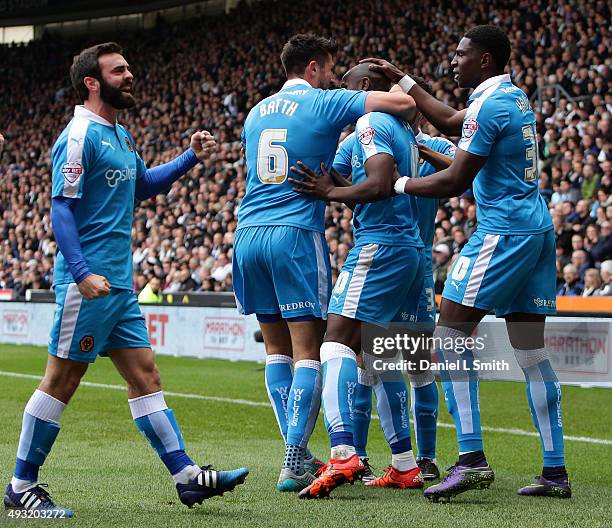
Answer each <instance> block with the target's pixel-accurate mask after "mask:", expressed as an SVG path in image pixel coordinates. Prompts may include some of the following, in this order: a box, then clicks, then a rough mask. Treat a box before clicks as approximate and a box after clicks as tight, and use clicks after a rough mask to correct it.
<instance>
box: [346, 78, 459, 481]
mask: <svg viewBox="0 0 612 528" xmlns="http://www.w3.org/2000/svg"><path fill="white" fill-rule="evenodd" d="M366 75H367V72H366ZM347 77H348V74H347ZM356 80H358V81H360V82H365V81H364V78H363V77H361V78H360V77H357V78H356ZM415 80H416V82H417V83H418V84H419V86H421V87H422V88H423V89H424V90H426V91H427V92H428V93H431V87H430V86H429V84H428V83H427V82H426V81H425V79H422V78H420V77H415ZM349 87H351V86H350V85H349ZM422 120H423V115H422V114H421V113H420V112H417V113H416V115H415V117H414V119H412V120H411V121H410V126H411V127H412V129H413V131H414V133H415V135H416V140H417V142H418V147H419V154H420V157H421V159H420V160H419V176H420V177H424V176H428V175H430V174H433V173H435V172H436V171H437V170H442V169H445V168H446V167H448V166H449V165H450V164H451V162H452V159H453V157H454V155H455V150H456V147H455V145H454V144H453V143H452V142H450V141H449V140H448V139H445V138H442V137H432V136H430V135H428V134H426V133H424V132H423V131H422V130H421V128H420V125H421V121H422ZM354 144H355V133H354V132H353V133H351V134H349V135H348V136H347V137H346V138H345V139H344V140H343V141H342V142H341V143H340V145H339V147H338V151H337V152H336V157H335V159H334V170H335V172H336V173H337V174H338V175H339V176H341V177H343V178H346V177H347V176H349V175H350V174H351V172H352V169H353V167H352V165H353V147H354ZM356 163H358V162H357V161H356ZM335 178H336V180H337V181H340V182H341V183H338V185H350V182H348V181H341V180H340V179H339V178H338V176H335ZM417 203H418V207H419V231H420V235H421V240H422V241H423V244H424V245H425V259H426V264H425V277H424V282H423V288H422V290H421V293H420V297H419V302H418V308H417V312H416V318H415V322H416V323H417V324H416V325H415V328H414V331H413V332H412V333H414V334H415V337H417V338H418V337H423V338H425V339H422V340H421V342H422V343H427V340H426V338H428V337H431V335H432V334H433V330H434V326H435V314H436V312H435V310H436V304H435V297H434V285H433V276H432V261H431V258H432V242H433V234H434V225H435V217H436V213H437V208H438V199H435V198H420V197H419V198H417ZM423 348H424V350H418V351H415V352H416V353H415V354H412V355H411V356H410V357H407V358H406V359H411V360H412V361H413V365H415V369H414V370H411V371H409V372H408V377H409V379H410V390H411V395H410V403H411V411H412V415H413V419H414V429H415V437H416V442H417V446H418V458H417V464H418V466H419V468H420V469H421V473H422V475H423V479H424V480H435V479H437V478H438V477H439V476H440V472H439V470H438V467H437V465H436V462H435V456H436V434H437V417H438V388H437V385H436V383H435V378H434V375H433V373H432V372H431V371H430V370H421V369H419V368H418V367H419V365H420V360H422V359H426V360H429V359H430V353H429V350H428V349H426V347H423ZM358 363H359V370H358V382H357V386H356V388H355V398H354V401H353V407H354V409H353V439H354V444H355V450H356V452H357V455H358V456H359V457H360V458H361V460H362V463H363V464H364V466H365V473H364V475H363V476H362V478H361V480H362V481H364V482H366V483H368V482H370V481H374V480H375V475H374V474H373V472H372V469H371V466H370V464H369V458H368V456H367V451H366V444H367V438H368V428H369V425H370V418H371V413H372V390H373V389H374V392H376V393H378V397H377V405H378V407H379V408H378V414H379V416H385V415H386V414H397V413H398V412H399V409H401V408H402V407H401V405H399V404H398V405H396V406H395V408H390V409H389V412H388V413H387V412H386V409H384V408H381V402H382V404H383V406H384V404H386V403H389V404H390V403H394V398H393V396H389V395H388V394H382V391H383V390H384V389H385V388H386V387H387V385H385V384H384V383H382V381H381V380H380V379H379V378H380V376H378V374H377V373H376V372H374V371H373V369H372V368H371V365H372V358H371V357H370V356H369V355H367V354H362V355H361V356H359V357H358ZM395 394H397V392H395ZM387 429H388V428H387ZM392 465H393V464H392ZM387 477H388V478H386V479H385V478H384V477H383V478H382V479H378V480H377V481H376V485H389V486H397V485H398V484H401V483H402V480H403V479H402V478H401V474H400V475H397V474H395V473H393V472H390V474H389V475H387ZM398 477H399V478H398Z"/></svg>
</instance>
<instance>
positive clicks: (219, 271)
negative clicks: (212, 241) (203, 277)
mask: <svg viewBox="0 0 612 528" xmlns="http://www.w3.org/2000/svg"><path fill="white" fill-rule="evenodd" d="M231 272H232V263H231V262H230V261H229V259H228V258H227V255H226V254H225V253H221V254H220V255H219V256H218V257H217V260H216V262H215V266H214V267H213V269H212V271H211V274H210V275H211V277H212V278H213V279H214V280H215V281H216V282H218V283H223V281H224V280H225V278H226V277H227V276H228V275H229V274H230V273H231Z"/></svg>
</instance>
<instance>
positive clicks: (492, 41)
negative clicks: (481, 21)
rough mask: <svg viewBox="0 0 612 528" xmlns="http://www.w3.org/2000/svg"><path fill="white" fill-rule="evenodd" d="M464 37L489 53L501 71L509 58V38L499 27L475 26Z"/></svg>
mask: <svg viewBox="0 0 612 528" xmlns="http://www.w3.org/2000/svg"><path fill="white" fill-rule="evenodd" d="M465 38H469V39H470V40H471V41H472V43H473V44H474V45H475V46H477V47H479V48H480V49H481V50H482V51H484V52H486V53H490V54H491V56H492V57H493V60H494V61H495V65H496V66H497V69H498V71H503V69H504V67H505V66H506V64H508V61H509V60H510V39H508V36H507V35H506V33H504V31H503V30H502V29H501V28H499V27H497V26H492V25H486V26H475V27H473V28H472V29H470V30H469V31H468V32H467V33H466V34H465Z"/></svg>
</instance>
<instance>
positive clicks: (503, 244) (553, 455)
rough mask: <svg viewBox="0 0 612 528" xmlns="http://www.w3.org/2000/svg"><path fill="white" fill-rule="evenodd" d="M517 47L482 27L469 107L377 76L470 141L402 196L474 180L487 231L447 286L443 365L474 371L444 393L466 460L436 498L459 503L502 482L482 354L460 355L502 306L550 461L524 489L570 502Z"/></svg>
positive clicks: (445, 381)
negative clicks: (491, 437)
mask: <svg viewBox="0 0 612 528" xmlns="http://www.w3.org/2000/svg"><path fill="white" fill-rule="evenodd" d="M509 57H510V42H509V40H508V37H507V36H506V35H505V33H504V32H503V31H502V30H501V29H499V28H498V27H496V26H477V27H474V28H472V29H470V30H469V31H468V32H467V33H466V34H465V36H464V37H463V38H462V39H461V41H460V42H459V45H458V46H457V50H456V52H455V57H454V58H453V61H452V64H451V65H452V67H453V71H454V73H455V75H456V80H457V81H458V84H459V86H460V87H462V88H473V89H474V91H473V92H472V95H471V96H470V99H469V106H468V108H467V110H466V111H461V112H457V111H456V110H453V109H452V108H450V107H448V106H446V105H445V104H443V103H441V102H440V101H437V100H436V99H435V98H434V97H432V96H431V95H429V94H428V93H427V92H426V91H425V90H423V89H422V88H420V87H419V86H417V85H416V83H415V81H414V80H413V79H412V78H410V77H409V76H408V75H404V73H403V72H401V71H400V70H398V69H397V68H396V67H395V66H393V65H391V64H389V63H388V62H386V61H383V60H381V59H366V62H369V63H370V64H371V65H370V68H372V69H374V70H375V71H379V72H383V73H385V74H386V75H387V76H388V77H389V78H390V79H391V80H394V81H395V82H398V83H400V85H401V86H402V87H403V88H404V90H405V91H406V92H408V93H409V94H410V95H412V96H413V97H414V98H415V100H416V101H417V105H418V108H419V111H421V112H422V113H423V115H424V116H425V117H426V118H427V119H428V120H429V121H430V122H431V123H432V124H433V125H434V126H435V127H436V128H437V129H438V130H440V131H441V132H442V133H444V134H447V135H459V134H461V140H460V141H459V145H458V148H457V152H456V157H455V159H454V161H453V163H452V164H451V165H450V167H449V168H447V169H445V170H443V171H441V172H438V173H436V174H434V175H432V176H429V177H427V178H421V179H419V180H414V179H409V178H400V179H399V180H398V181H397V182H396V186H395V190H396V192H399V193H404V192H406V193H411V194H415V195H417V196H428V197H445V196H449V195H451V196H452V195H455V194H457V193H461V192H463V191H464V190H465V188H466V187H467V186H468V185H469V183H470V182H472V181H473V187H474V196H475V198H476V204H477V211H478V228H477V230H476V232H475V233H474V234H473V235H472V237H471V238H470V240H469V242H468V244H467V245H466V246H465V247H464V248H463V250H462V251H461V254H460V256H459V258H458V259H457V260H456V262H455V264H454V266H453V268H452V270H451V273H450V275H449V277H448V279H447V281H446V284H445V287H444V292H443V294H442V297H443V300H442V306H441V311H440V312H441V313H440V318H439V321H438V327H437V328H436V331H435V334H434V336H435V337H437V338H440V341H439V342H440V343H444V344H445V345H447V344H449V343H451V344H453V345H452V346H444V348H443V349H438V350H437V352H438V354H439V357H440V359H442V360H445V361H446V362H448V363H451V364H457V362H458V361H459V360H463V361H460V362H459V364H460V365H463V364H466V365H467V366H468V368H466V369H463V370H460V371H442V385H443V389H444V393H445V399H446V401H447V405H448V408H449V411H450V413H451V414H452V416H453V419H454V421H455V427H456V429H457V437H458V441H459V460H458V462H457V464H456V465H454V466H453V467H452V469H451V471H450V472H449V473H448V474H447V475H446V477H445V478H444V480H443V481H442V482H441V483H440V484H438V485H435V486H431V487H430V488H428V489H427V490H426V491H425V496H426V497H428V498H429V499H431V500H434V501H439V500H441V499H443V500H447V499H450V498H451V497H453V496H455V495H457V494H458V493H461V492H463V491H466V490H469V489H483V488H486V487H489V485H490V484H491V483H492V482H493V479H494V475H493V470H492V469H491V468H490V467H489V465H488V463H487V460H486V457H485V455H484V451H483V443H482V433H481V427H480V410H479V405H478V376H477V373H476V372H475V371H474V370H473V368H471V366H472V365H473V360H474V357H473V354H472V352H471V351H470V350H467V351H466V352H464V353H463V354H462V355H459V352H460V351H461V350H464V349H465V348H463V347H462V348H461V349H460V348H459V347H460V344H459V343H460V342H461V343H465V339H466V337H467V336H469V335H470V334H471V333H472V331H473V330H474V329H475V327H476V326H477V324H478V323H479V322H480V320H481V319H482V317H484V315H485V314H486V313H487V312H488V311H489V310H491V309H495V311H496V314H497V316H498V317H504V318H505V319H506V325H507V329H508V335H509V337H510V343H511V344H512V346H513V348H514V352H515V355H516V358H517V361H518V363H519V365H520V366H521V368H522V369H523V372H524V374H525V378H526V380H527V398H528V401H529V405H530V408H531V413H532V417H533V421H534V424H535V426H536V428H537V430H538V432H539V435H540V440H541V444H542V450H543V455H544V464H543V469H542V474H541V476H539V477H537V479H536V482H535V483H533V484H531V485H527V486H525V487H523V488H521V489H520V490H519V491H518V493H519V494H520V495H524V496H536V495H541V496H542V495H543V496H552V497H569V496H570V495H571V489H570V485H569V480H568V476H567V472H566V469H565V461H564V448H563V427H562V421H561V388H560V384H559V382H558V380H557V377H556V375H555V373H554V371H553V369H552V366H551V364H550V361H549V359H548V356H547V351H546V349H545V347H544V324H545V319H546V315H547V314H552V313H554V312H555V275H556V273H555V240H554V232H553V227H552V222H551V219H550V215H549V213H548V210H547V207H546V203H545V202H544V200H543V198H542V197H541V196H540V193H539V189H538V159H537V152H538V150H537V142H536V130H535V119H534V114H533V111H532V110H531V106H530V105H529V100H528V99H527V96H526V95H525V93H524V92H523V91H522V90H521V89H520V88H518V87H517V86H515V85H514V84H512V82H511V79H510V76H509V75H507V74H504V68H505V66H506V64H507V62H508V60H509Z"/></svg>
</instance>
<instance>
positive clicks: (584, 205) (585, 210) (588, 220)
mask: <svg viewBox="0 0 612 528" xmlns="http://www.w3.org/2000/svg"><path fill="white" fill-rule="evenodd" d="M565 221H566V222H568V223H570V224H572V229H573V230H574V231H576V232H582V233H584V231H585V229H586V227H587V226H588V225H590V224H592V223H594V222H595V220H594V219H593V218H592V217H591V205H590V203H589V201H588V200H578V203H577V204H576V214H575V215H574V217H573V218H572V219H569V218H566V219H565Z"/></svg>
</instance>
